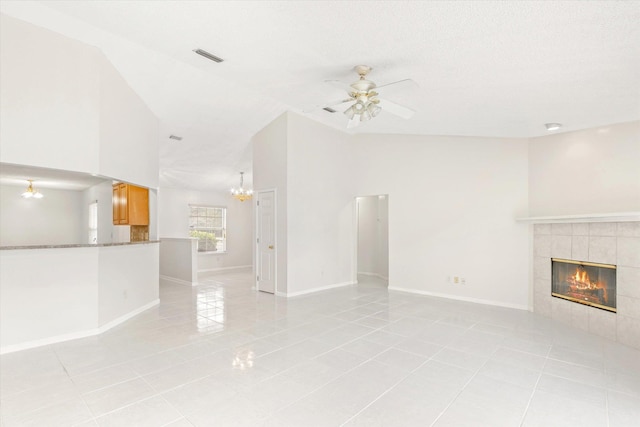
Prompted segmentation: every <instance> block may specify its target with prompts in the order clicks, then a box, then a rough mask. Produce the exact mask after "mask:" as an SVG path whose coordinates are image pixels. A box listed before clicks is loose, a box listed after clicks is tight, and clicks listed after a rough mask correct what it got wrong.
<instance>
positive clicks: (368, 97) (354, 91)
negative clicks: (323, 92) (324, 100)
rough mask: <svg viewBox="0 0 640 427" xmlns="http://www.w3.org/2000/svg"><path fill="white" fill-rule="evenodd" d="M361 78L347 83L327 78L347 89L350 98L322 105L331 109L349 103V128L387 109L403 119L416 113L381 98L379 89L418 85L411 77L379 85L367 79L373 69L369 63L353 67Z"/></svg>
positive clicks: (345, 112) (347, 110) (347, 113)
mask: <svg viewBox="0 0 640 427" xmlns="http://www.w3.org/2000/svg"><path fill="white" fill-rule="evenodd" d="M353 69H354V70H355V72H356V73H358V75H359V76H360V78H359V79H358V80H357V81H355V82H354V83H351V84H350V85H348V86H347V85H345V84H344V83H343V82H341V81H338V80H326V82H327V83H329V84H331V85H333V86H336V87H338V88H340V89H343V90H346V91H347V94H348V95H349V98H346V99H340V100H337V101H334V102H330V103H328V104H325V105H323V106H322V108H324V109H330V110H342V108H343V106H345V105H348V104H350V105H348V108H347V109H346V110H344V114H345V115H346V116H347V117H348V118H349V122H348V123H347V128H354V127H356V126H358V125H359V124H360V123H361V122H366V121H369V120H371V118H372V117H376V116H377V115H378V114H379V113H380V111H387V112H389V113H391V114H394V115H396V116H398V117H402V118H403V119H410V118H411V117H412V116H413V114H414V113H415V111H414V110H412V109H410V108H408V107H404V106H402V105H399V104H396V103H395V102H391V101H389V100H386V99H382V98H380V97H379V96H378V95H379V94H378V92H377V90H380V89H382V92H385V91H387V90H388V88H389V87H391V86H393V87H394V88H398V87H403V86H411V87H414V88H415V87H417V84H416V83H415V82H414V81H413V80H411V79H404V80H399V81H397V82H393V83H388V84H385V85H382V86H377V85H376V84H375V83H374V82H372V81H371V80H367V78H366V77H367V74H369V72H370V71H371V70H372V68H371V67H369V66H368V65H356V66H355V67H353Z"/></svg>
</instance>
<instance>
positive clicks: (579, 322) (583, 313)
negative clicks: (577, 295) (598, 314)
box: [571, 304, 591, 331]
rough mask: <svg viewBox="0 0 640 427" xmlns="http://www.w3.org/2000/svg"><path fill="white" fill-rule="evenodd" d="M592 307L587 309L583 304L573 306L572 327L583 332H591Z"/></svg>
mask: <svg viewBox="0 0 640 427" xmlns="http://www.w3.org/2000/svg"><path fill="white" fill-rule="evenodd" d="M590 309H591V307H587V306H586V305H582V304H571V326H573V327H576V328H578V329H582V330H583V331H588V330H589V310H590Z"/></svg>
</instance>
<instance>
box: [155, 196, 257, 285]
mask: <svg viewBox="0 0 640 427" xmlns="http://www.w3.org/2000/svg"><path fill="white" fill-rule="evenodd" d="M190 204H191V205H204V206H220V207H226V208H227V252H226V253H221V254H217V253H207V254H198V271H201V272H202V271H206V270H214V269H219V268H229V267H239V266H250V265H251V256H252V255H251V251H252V235H253V234H252V233H253V219H252V205H251V202H240V201H238V200H235V199H233V198H232V197H231V196H230V195H229V194H228V193H215V192H204V191H195V190H183V189H175V188H161V189H160V190H159V192H158V222H159V233H160V239H163V238H165V237H178V238H186V237H189V205H190Z"/></svg>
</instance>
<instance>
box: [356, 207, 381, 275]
mask: <svg viewBox="0 0 640 427" xmlns="http://www.w3.org/2000/svg"><path fill="white" fill-rule="evenodd" d="M357 203H358V251H357V252H358V274H368V275H374V276H378V277H380V278H382V279H388V276H389V248H388V241H389V239H388V215H387V209H388V201H387V197H386V196H364V197H358V198H357Z"/></svg>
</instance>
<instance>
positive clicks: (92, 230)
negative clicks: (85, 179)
mask: <svg viewBox="0 0 640 427" xmlns="http://www.w3.org/2000/svg"><path fill="white" fill-rule="evenodd" d="M88 225H89V243H90V244H95V243H98V201H97V200H96V201H95V202H91V203H89V224H88Z"/></svg>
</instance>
